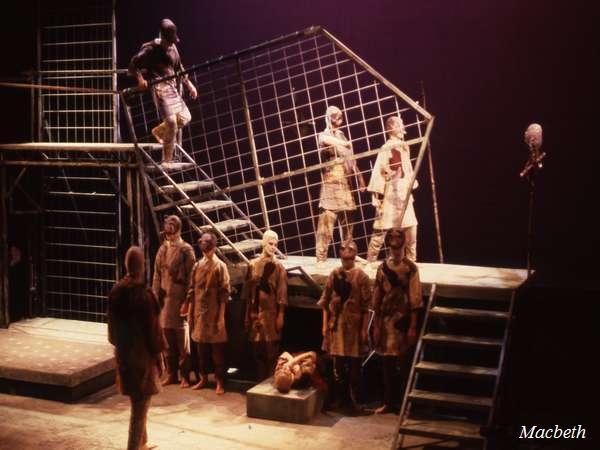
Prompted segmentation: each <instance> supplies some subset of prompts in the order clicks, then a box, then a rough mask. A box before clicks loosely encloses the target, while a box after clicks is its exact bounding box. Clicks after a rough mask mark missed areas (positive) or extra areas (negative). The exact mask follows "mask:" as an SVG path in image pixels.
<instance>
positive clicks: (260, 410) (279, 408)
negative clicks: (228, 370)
mask: <svg viewBox="0 0 600 450" xmlns="http://www.w3.org/2000/svg"><path fill="white" fill-rule="evenodd" d="M322 407H323V394H322V393H321V392H319V391H318V390H317V389H315V388H313V387H308V388H306V389H292V390H290V392H288V393H287V394H282V393H281V392H279V391H278V390H277V389H275V387H274V386H273V378H272V377H271V378H267V379H266V380H265V381H263V382H262V383H259V384H257V385H256V386H254V387H253V388H252V389H249V390H248V391H247V392H246V414H247V415H248V417H255V418H258V419H269V420H279V421H282V422H291V423H308V422H310V421H311V420H312V419H313V417H315V416H316V415H317V414H319V412H320V411H321V408H322Z"/></svg>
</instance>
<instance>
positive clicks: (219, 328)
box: [182, 233, 231, 395]
mask: <svg viewBox="0 0 600 450" xmlns="http://www.w3.org/2000/svg"><path fill="white" fill-rule="evenodd" d="M198 244H199V245H200V249H201V250H202V254H203V257H202V259H200V260H199V261H198V262H197V263H196V264H194V268H193V269H192V275H191V276H190V284H189V289H188V294H187V300H186V303H185V305H184V306H183V307H182V313H183V314H187V315H188V321H189V326H190V331H191V336H192V340H193V341H194V342H195V343H196V345H197V348H198V355H199V358H200V380H198V383H197V384H196V385H194V386H193V387H192V389H201V388H203V387H204V386H205V385H206V383H207V380H208V364H209V355H210V354H212V362H213V365H214V368H215V379H216V382H217V388H216V393H217V394H218V395H220V394H224V393H225V388H224V382H225V346H226V343H227V330H226V328H225V307H226V304H227V300H228V299H229V294H230V290H231V289H230V286H229V271H228V270H227V265H225V263H224V262H223V261H221V260H220V259H219V258H218V257H217V256H216V255H215V248H216V246H217V238H216V236H215V235H214V234H212V233H204V234H203V235H202V236H201V237H200V239H198Z"/></svg>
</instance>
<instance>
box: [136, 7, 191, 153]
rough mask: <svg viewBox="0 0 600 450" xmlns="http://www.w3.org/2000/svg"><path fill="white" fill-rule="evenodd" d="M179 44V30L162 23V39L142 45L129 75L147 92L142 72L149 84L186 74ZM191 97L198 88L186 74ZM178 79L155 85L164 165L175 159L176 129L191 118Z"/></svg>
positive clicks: (155, 132) (155, 131)
mask: <svg viewBox="0 0 600 450" xmlns="http://www.w3.org/2000/svg"><path fill="white" fill-rule="evenodd" d="M177 42H179V37H178V36H177V27H176V26H175V24H174V23H173V22H172V21H171V20H169V19H163V20H162V21H161V23H160V36H159V37H158V38H157V39H154V40H152V41H150V42H146V43H145V44H143V45H142V48H141V49H140V51H139V52H138V53H137V54H136V55H135V56H134V57H133V58H132V59H131V62H130V63H129V73H130V74H131V75H133V76H135V77H136V79H137V83H138V88H139V89H146V88H147V87H148V81H146V80H145V79H144V76H143V75H142V71H147V74H148V76H149V78H150V81H153V80H157V79H159V78H163V77H169V76H174V75H176V74H179V73H181V72H183V71H184V68H183V65H182V64H181V57H180V56H179V51H178V50H177V47H176V45H175V44H176V43H177ZM181 79H182V81H183V85H184V86H185V87H186V89H187V90H188V92H189V94H190V97H191V98H192V99H195V98H196V97H197V96H198V93H197V91H196V87H195V86H194V84H193V83H192V82H191V80H190V79H189V78H188V76H187V75H183V76H182V77H181ZM177 84H178V80H177V78H176V77H173V78H170V79H168V80H165V81H162V82H160V83H156V84H153V85H152V96H153V98H154V102H155V104H156V107H157V109H158V111H159V113H160V117H161V118H162V120H163V121H162V122H161V123H160V125H158V126H157V127H155V128H154V129H153V130H152V134H153V135H154V137H155V138H156V140H157V141H158V142H160V143H161V144H163V154H162V162H163V163H169V162H171V161H172V160H173V154H174V151H175V142H176V138H177V130H178V129H181V128H183V127H184V126H186V125H187V124H188V123H189V121H190V120H191V118H192V116H191V114H190V111H189V109H188V107H187V106H186V104H185V102H184V101H183V99H182V98H181V95H180V94H179V90H178V86H177Z"/></svg>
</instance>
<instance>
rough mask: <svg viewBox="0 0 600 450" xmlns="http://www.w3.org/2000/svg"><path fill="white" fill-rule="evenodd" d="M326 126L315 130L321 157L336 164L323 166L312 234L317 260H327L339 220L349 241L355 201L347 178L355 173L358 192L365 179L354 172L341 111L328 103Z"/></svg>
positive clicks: (342, 235) (363, 188) (356, 168)
mask: <svg viewBox="0 0 600 450" xmlns="http://www.w3.org/2000/svg"><path fill="white" fill-rule="evenodd" d="M325 122H326V125H327V126H326V128H325V130H323V131H322V132H321V133H319V146H320V148H321V159H322V160H323V161H324V162H327V161H335V162H336V164H334V165H332V166H328V167H326V168H325V169H323V174H322V176H323V182H322V184H321V195H320V199H319V222H318V224H317V233H316V255H317V262H318V263H320V262H322V261H325V260H326V259H327V251H328V248H329V244H330V243H331V240H332V239H333V228H334V226H335V222H336V221H338V220H339V224H340V235H341V240H342V241H348V240H352V224H351V219H352V217H351V216H352V213H353V211H355V210H356V203H355V202H354V198H353V196H352V187H351V183H350V180H349V179H350V178H352V177H354V176H357V177H358V185H359V189H360V191H361V192H362V191H364V190H365V189H366V188H365V182H364V179H363V176H362V174H361V173H360V172H359V171H358V167H357V166H356V160H354V159H351V157H352V155H353V152H352V144H351V143H350V141H349V140H348V139H347V138H346V135H345V134H344V132H343V131H342V130H341V128H340V127H341V126H342V124H343V123H344V117H343V114H342V111H341V110H340V109H339V108H338V107H337V106H330V107H328V108H327V111H326V112H325Z"/></svg>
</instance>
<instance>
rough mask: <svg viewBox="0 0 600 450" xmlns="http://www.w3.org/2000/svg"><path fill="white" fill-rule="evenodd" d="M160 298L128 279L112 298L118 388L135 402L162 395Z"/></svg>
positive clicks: (111, 325) (111, 324)
mask: <svg viewBox="0 0 600 450" xmlns="http://www.w3.org/2000/svg"><path fill="white" fill-rule="evenodd" d="M159 309H160V308H159V306H158V302H157V300H156V297H154V295H153V294H152V291H150V289H148V288H146V287H145V286H144V284H142V283H138V282H136V281H134V280H132V279H131V278H130V277H128V276H126V277H124V278H123V279H122V280H120V281H119V282H118V283H117V284H115V286H114V287H113V288H112V290H111V291H110V294H109V295H108V315H107V319H108V340H109V342H110V343H111V344H113V345H114V346H115V359H116V363H117V387H118V388H119V391H120V392H121V393H122V394H124V395H129V396H131V397H134V398H139V397H144V396H148V395H154V394H157V393H158V392H159V389H160V388H159V386H160V384H159V379H158V361H159V355H160V352H161V351H162V350H163V349H164V347H165V342H164V338H163V335H162V330H161V328H160V325H159V323H158V314H159Z"/></svg>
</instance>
